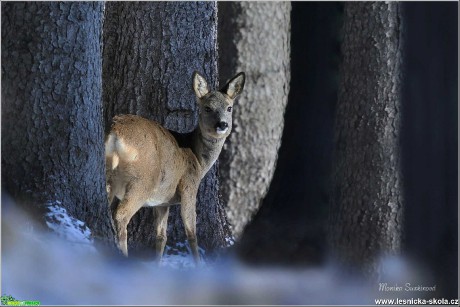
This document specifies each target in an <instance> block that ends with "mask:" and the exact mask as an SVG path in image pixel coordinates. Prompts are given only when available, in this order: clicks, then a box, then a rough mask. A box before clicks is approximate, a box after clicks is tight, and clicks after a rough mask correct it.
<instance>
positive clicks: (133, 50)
mask: <svg viewBox="0 0 460 307" xmlns="http://www.w3.org/2000/svg"><path fill="white" fill-rule="evenodd" d="M195 70H196V71H198V72H200V74H202V75H203V76H204V77H205V78H206V80H207V81H208V83H209V85H210V87H212V88H215V87H216V86H217V4H216V3H215V2H139V3H134V2H113V3H112V2H108V3H107V4H106V11H105V22H104V51H103V100H104V118H105V123H106V130H107V129H109V128H110V122H111V119H112V117H113V116H114V115H116V114H126V113H131V114H137V115H140V116H144V117H146V118H149V119H152V120H156V121H158V122H159V123H160V124H162V125H164V126H165V127H166V128H167V129H170V130H172V131H175V132H179V133H188V132H191V131H193V130H194V129H195V127H196V126H197V124H198V121H197V119H198V108H197V106H196V98H195V94H194V93H193V90H192V73H193V71H195ZM217 170H218V165H217V163H216V165H214V166H213V167H212V168H211V170H210V171H209V172H208V174H207V175H206V176H205V178H204V179H203V180H202V183H201V185H200V189H199V192H198V197H197V235H198V244H199V245H200V246H201V247H203V248H205V249H207V250H210V249H214V248H218V247H223V246H226V244H227V243H226V238H228V237H229V236H230V230H229V226H228V222H227V219H226V217H225V210H224V208H223V203H222V202H221V201H220V199H219V179H218V177H217ZM179 209H180V208H179V207H178V206H173V207H171V209H170V215H169V220H168V242H167V245H168V246H174V244H175V243H179V242H183V241H184V240H185V239H186V236H185V232H184V228H183V225H182V220H181V218H180V210H179ZM128 245H129V247H130V248H134V249H136V247H139V248H141V249H145V248H146V247H151V248H153V247H154V246H155V231H154V227H153V210H152V208H142V209H141V210H140V211H139V212H138V213H137V214H136V215H135V216H134V217H133V218H132V220H131V222H130V224H129V226H128Z"/></svg>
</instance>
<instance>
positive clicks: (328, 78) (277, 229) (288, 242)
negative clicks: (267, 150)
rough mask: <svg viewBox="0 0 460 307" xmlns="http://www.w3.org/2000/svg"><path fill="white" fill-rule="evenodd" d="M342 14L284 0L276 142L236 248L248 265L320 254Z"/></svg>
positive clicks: (332, 7) (308, 259) (306, 260)
mask: <svg viewBox="0 0 460 307" xmlns="http://www.w3.org/2000/svg"><path fill="white" fill-rule="evenodd" d="M342 11H343V4H342V3H338V2H300V1H299V2H293V3H292V13H291V27H292V34H291V41H292V44H291V70H292V73H291V83H290V92H289V98H288V104H287V106H286V114H285V115H284V130H283V137H282V144H281V147H280V149H279V156H278V161H277V166H276V170H275V174H274V175H273V181H272V183H271V184H270V188H269V190H268V193H267V196H266V197H265V198H264V199H263V203H262V205H261V207H260V210H259V211H258V212H257V214H256V215H255V216H254V219H253V220H252V221H251V223H250V224H249V225H248V226H247V227H246V229H245V231H244V233H243V235H242V236H241V240H240V241H239V246H238V247H239V248H238V252H239V255H241V256H242V257H244V259H245V260H247V261H250V262H251V263H257V264H260V263H272V264H280V263H282V264H286V265H292V264H296V265H299V264H302V265H304V264H313V263H315V264H317V263H319V262H321V261H322V260H323V259H324V253H325V249H326V241H325V240H324V238H325V236H326V225H327V215H328V208H329V199H330V193H329V192H330V168H331V160H332V149H333V142H332V138H333V131H334V115H335V107H336V103H337V76H338V66H339V59H338V51H339V46H340V42H339V38H340V37H339V29H340V26H341V20H342V19H341V17H342ZM254 246H257V248H254Z"/></svg>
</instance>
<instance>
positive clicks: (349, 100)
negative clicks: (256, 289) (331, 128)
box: [330, 2, 403, 274]
mask: <svg viewBox="0 0 460 307" xmlns="http://www.w3.org/2000/svg"><path fill="white" fill-rule="evenodd" d="M399 6H400V4H399V3H397V2H390V3H383V2H378V3H369V2H363V3H346V4H345V7H344V9H345V12H344V24H343V41H342V53H343V59H342V64H341V81H340V83H339V94H338V106H337V114H336V127H335V129H336V130H335V144H336V148H335V156H334V159H335V163H334V166H333V181H334V182H333V191H332V192H333V197H332V204H331V212H330V231H331V232H330V239H331V244H332V249H333V251H334V252H336V253H337V255H338V257H339V258H340V259H342V260H343V261H344V262H345V263H347V264H349V265H351V266H352V267H353V265H356V266H358V267H359V268H361V269H363V271H364V272H367V273H370V274H373V273H375V270H376V267H375V263H376V262H375V261H376V260H377V258H378V257H380V256H384V255H386V254H394V253H398V252H399V251H400V244H401V228H402V226H401V222H402V206H403V199H402V191H401V174H400V152H399V151H400V148H399V135H400V128H399V126H400V96H401V95H400V87H401V85H400V83H401V81H400V65H401V64H400V62H401V40H400V30H401V22H400V9H399Z"/></svg>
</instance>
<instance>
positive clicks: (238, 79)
mask: <svg viewBox="0 0 460 307" xmlns="http://www.w3.org/2000/svg"><path fill="white" fill-rule="evenodd" d="M245 80H246V75H245V74H244V72H240V73H238V74H237V75H236V76H235V77H233V78H232V79H231V80H230V81H228V82H227V84H225V86H224V87H223V88H222V89H221V90H220V91H221V92H222V93H225V94H227V95H228V97H230V99H235V98H236V96H238V95H239V94H241V92H242V91H243V88H244V81H245Z"/></svg>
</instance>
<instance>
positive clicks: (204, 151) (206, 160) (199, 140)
mask: <svg viewBox="0 0 460 307" xmlns="http://www.w3.org/2000/svg"><path fill="white" fill-rule="evenodd" d="M224 143H225V138H223V139H215V138H212V137H206V136H204V135H203V134H202V133H201V130H200V128H199V127H198V128H197V129H196V130H195V132H194V134H193V146H192V151H193V153H194V154H195V156H196V158H197V159H198V163H199V164H200V166H201V170H202V176H201V177H204V175H206V173H207V172H208V171H209V169H210V168H211V167H212V166H213V164H214V163H215V162H216V160H217V158H219V155H220V152H221V151H222V147H223V146H224Z"/></svg>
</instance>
